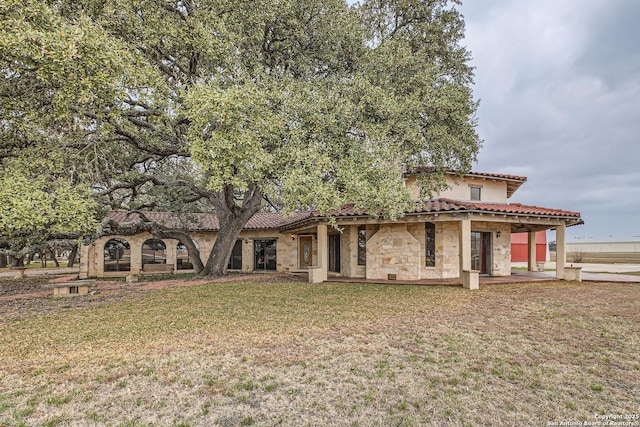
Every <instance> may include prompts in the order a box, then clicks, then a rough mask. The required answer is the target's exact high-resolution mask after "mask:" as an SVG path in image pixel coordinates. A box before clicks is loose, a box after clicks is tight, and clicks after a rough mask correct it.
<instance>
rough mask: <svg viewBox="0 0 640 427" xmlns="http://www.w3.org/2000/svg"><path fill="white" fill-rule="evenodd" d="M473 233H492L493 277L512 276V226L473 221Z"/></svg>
mask: <svg viewBox="0 0 640 427" xmlns="http://www.w3.org/2000/svg"><path fill="white" fill-rule="evenodd" d="M471 231H485V232H491V246H492V248H493V250H492V252H491V275H492V276H509V275H511V226H510V225H509V224H505V223H500V222H491V221H472V222H471ZM498 232H500V237H498V235H497V233H498Z"/></svg>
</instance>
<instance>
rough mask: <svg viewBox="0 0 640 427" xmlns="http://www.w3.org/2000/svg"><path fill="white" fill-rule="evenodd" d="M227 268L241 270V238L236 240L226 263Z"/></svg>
mask: <svg viewBox="0 0 640 427" xmlns="http://www.w3.org/2000/svg"><path fill="white" fill-rule="evenodd" d="M227 268H228V269H229V270H242V239H238V240H236V243H235V244H234V245H233V249H232V250H231V258H229V264H228V265H227Z"/></svg>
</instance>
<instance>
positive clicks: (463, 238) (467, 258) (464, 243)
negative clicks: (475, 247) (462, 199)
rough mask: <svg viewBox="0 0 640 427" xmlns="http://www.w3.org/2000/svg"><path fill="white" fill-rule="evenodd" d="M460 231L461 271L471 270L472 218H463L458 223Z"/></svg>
mask: <svg viewBox="0 0 640 427" xmlns="http://www.w3.org/2000/svg"><path fill="white" fill-rule="evenodd" d="M458 229H459V233H460V273H461V274H462V272H463V271H469V270H471V220H469V219H463V220H462V221H460V223H459V224H458Z"/></svg>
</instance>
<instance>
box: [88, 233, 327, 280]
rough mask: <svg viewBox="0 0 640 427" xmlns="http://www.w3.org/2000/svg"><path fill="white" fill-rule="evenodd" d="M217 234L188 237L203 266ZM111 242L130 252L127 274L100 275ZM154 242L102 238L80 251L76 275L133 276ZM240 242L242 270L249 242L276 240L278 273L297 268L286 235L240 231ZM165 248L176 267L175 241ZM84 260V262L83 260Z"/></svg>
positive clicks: (293, 242) (139, 237)
mask: <svg viewBox="0 0 640 427" xmlns="http://www.w3.org/2000/svg"><path fill="white" fill-rule="evenodd" d="M216 236H217V233H215V232H195V233H193V234H192V237H193V239H194V240H195V241H196V243H197V245H198V246H199V248H200V257H201V259H202V261H203V263H206V262H207V258H208V257H209V254H210V253H211V250H212V249H213V245H214V243H215V240H216ZM114 238H120V239H124V240H126V241H127V242H128V243H129V246H130V248H131V264H130V271H127V272H125V271H117V272H115V271H114V272H105V271H104V246H105V244H106V243H107V242H108V241H109V240H111V239H114ZM152 238H154V237H153V236H152V235H151V234H150V233H147V232H144V233H140V234H136V235H134V236H118V235H115V236H104V237H101V238H99V239H98V240H96V241H95V242H94V243H92V244H90V245H88V246H83V247H82V249H81V255H82V256H81V261H80V275H81V277H111V276H114V277H116V276H124V275H127V274H137V273H138V272H139V271H140V270H141V269H142V245H143V244H144V242H145V241H146V240H147V239H152ZM238 238H239V239H241V240H242V270H243V271H252V270H253V269H254V265H253V264H254V259H253V256H254V249H253V241H254V240H261V239H276V240H277V243H276V250H277V254H276V264H277V266H276V268H277V270H278V271H290V270H295V269H297V267H298V258H297V253H298V252H297V245H298V240H297V239H296V238H293V239H292V238H291V235H289V234H286V235H285V234H281V233H279V232H277V231H268V230H267V231H243V232H241V233H240V236H239V237H238ZM163 241H164V243H165V245H166V247H167V257H166V262H167V264H171V265H174V266H175V265H176V255H177V254H176V246H177V244H178V241H177V240H174V239H163ZM316 246H317V244H316V242H315V239H314V251H315V252H316V253H314V259H317V249H316ZM83 258H84V259H83ZM179 271H180V272H189V271H192V270H179Z"/></svg>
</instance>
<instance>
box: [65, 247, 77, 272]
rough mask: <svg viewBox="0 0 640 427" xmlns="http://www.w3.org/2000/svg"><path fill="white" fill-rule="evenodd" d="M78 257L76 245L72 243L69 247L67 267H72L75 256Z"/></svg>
mask: <svg viewBox="0 0 640 427" xmlns="http://www.w3.org/2000/svg"><path fill="white" fill-rule="evenodd" d="M77 257H78V245H73V247H72V248H71V253H69V260H68V262H67V267H73V265H74V264H75V263H76V258H77Z"/></svg>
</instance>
